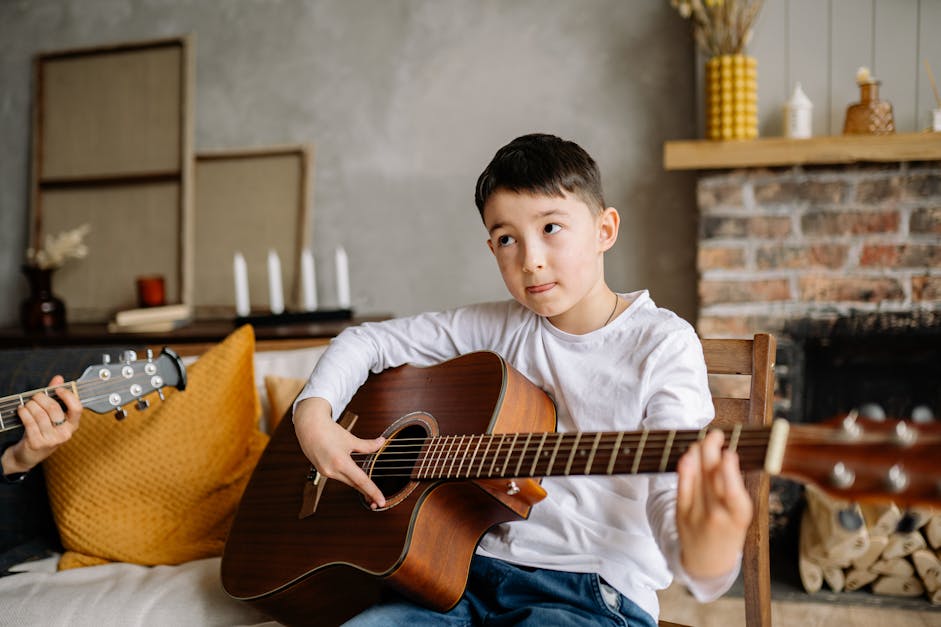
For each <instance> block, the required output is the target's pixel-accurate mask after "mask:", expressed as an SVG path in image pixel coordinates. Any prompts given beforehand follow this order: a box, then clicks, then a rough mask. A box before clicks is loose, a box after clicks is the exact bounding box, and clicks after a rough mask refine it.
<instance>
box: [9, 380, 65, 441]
mask: <svg viewBox="0 0 941 627" xmlns="http://www.w3.org/2000/svg"><path fill="white" fill-rule="evenodd" d="M63 388H64V389H68V390H72V391H74V392H76V393H79V394H80V392H78V388H79V386H78V385H77V384H76V383H75V382H74V381H72V382H68V383H63V384H62V385H59V386H56V387H50V388H39V389H37V390H29V391H28V392H23V393H21V394H12V395H10V396H4V397H2V398H0V433H3V432H4V431H11V430H13V429H18V428H20V427H22V426H23V421H22V420H20V417H19V414H18V413H17V410H18V409H19V408H20V407H21V406H22V405H25V404H26V402H27V401H29V399H31V398H32V397H33V396H35V395H36V394H46V395H47V396H49V397H51V398H56V399H57V398H58V390H59V389H63Z"/></svg>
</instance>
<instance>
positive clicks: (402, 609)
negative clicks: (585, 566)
mask: <svg viewBox="0 0 941 627" xmlns="http://www.w3.org/2000/svg"><path fill="white" fill-rule="evenodd" d="M345 625H346V626H347V627H389V626H390V625H408V626H409V627H419V626H422V625H435V626H437V625H454V626H458V625H460V626H464V625H487V626H488V627H502V626H504V625H529V626H532V627H555V626H556V625H559V626H565V627H568V626H571V627H575V626H587V625H617V626H618V627H657V623H656V621H654V619H653V617H651V616H650V614H648V613H646V612H645V611H644V610H642V609H640V607H638V606H637V605H635V604H634V603H633V602H632V601H630V600H629V599H628V598H627V597H625V596H624V595H622V594H619V593H618V592H617V591H616V590H614V588H611V587H610V586H608V584H606V583H605V582H604V580H603V579H601V577H599V576H598V575H594V574H584V573H568V572H562V571H555V570H544V569H539V568H527V567H524V566H515V565H513V564H508V563H506V562H504V561H501V560H495V559H491V558H487V557H482V556H480V555H475V556H474V559H473V561H472V562H471V568H470V575H469V576H468V579H467V589H466V590H465V591H464V596H462V597H461V600H460V601H458V603H457V605H455V606H454V607H453V608H451V610H449V611H448V612H445V613H440V612H435V611H434V610H429V609H427V608H424V607H422V606H420V605H416V604H414V603H411V602H410V601H408V600H405V599H402V598H400V597H396V598H393V599H390V600H388V601H384V602H382V603H380V604H379V605H375V606H373V607H371V608H369V609H368V610H366V611H365V612H363V613H362V614H360V615H359V616H356V617H354V618H352V619H351V620H349V621H348V622H346V623H345Z"/></svg>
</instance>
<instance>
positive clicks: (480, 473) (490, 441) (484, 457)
mask: <svg viewBox="0 0 941 627" xmlns="http://www.w3.org/2000/svg"><path fill="white" fill-rule="evenodd" d="M486 437H487V447H486V448H484V454H483V455H481V456H480V468H478V469H477V476H478V477H482V476H483V474H484V462H486V461H487V453H489V452H490V445H491V444H493V436H492V435H490V434H489V433H488V434H487V436H486Z"/></svg>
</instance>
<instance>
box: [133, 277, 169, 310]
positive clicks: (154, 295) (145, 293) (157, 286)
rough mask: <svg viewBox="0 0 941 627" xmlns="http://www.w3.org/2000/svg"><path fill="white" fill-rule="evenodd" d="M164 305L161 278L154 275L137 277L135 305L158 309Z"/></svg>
mask: <svg viewBox="0 0 941 627" xmlns="http://www.w3.org/2000/svg"><path fill="white" fill-rule="evenodd" d="M165 303H166V296H165V293H164V284H163V277H162V276H160V275H158V274H154V275H148V276H139V277H137V304H138V305H139V306H141V307H159V306H161V305H163V304H165Z"/></svg>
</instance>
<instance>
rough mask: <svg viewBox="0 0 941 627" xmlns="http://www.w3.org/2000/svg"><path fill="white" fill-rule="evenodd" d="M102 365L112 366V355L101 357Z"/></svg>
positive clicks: (106, 354)
mask: <svg viewBox="0 0 941 627" xmlns="http://www.w3.org/2000/svg"><path fill="white" fill-rule="evenodd" d="M101 363H103V364H110V363H111V355H109V354H108V353H105V354H104V355H102V356H101Z"/></svg>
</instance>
